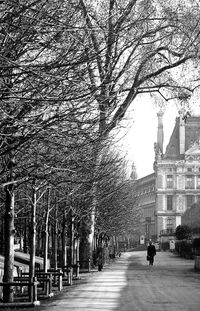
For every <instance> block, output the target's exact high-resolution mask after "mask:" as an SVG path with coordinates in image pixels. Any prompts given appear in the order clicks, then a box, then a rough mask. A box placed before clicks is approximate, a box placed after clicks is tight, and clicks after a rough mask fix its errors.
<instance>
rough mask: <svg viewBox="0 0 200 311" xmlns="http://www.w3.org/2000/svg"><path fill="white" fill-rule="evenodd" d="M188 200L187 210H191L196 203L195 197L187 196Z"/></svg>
mask: <svg viewBox="0 0 200 311" xmlns="http://www.w3.org/2000/svg"><path fill="white" fill-rule="evenodd" d="M186 199H187V208H189V207H190V206H192V204H193V203H194V196H193V195H187V196H186Z"/></svg>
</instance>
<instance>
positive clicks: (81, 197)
mask: <svg viewBox="0 0 200 311" xmlns="http://www.w3.org/2000/svg"><path fill="white" fill-rule="evenodd" d="M0 23H1V28H0V43H1V48H0V64H1V66H0V101H1V102H0V146H1V148H0V186H1V187H0V199H1V205H0V207H1V221H2V223H1V232H2V234H3V236H4V245H3V249H4V255H5V265H4V281H5V282H9V281H12V280H13V265H14V248H13V244H14V239H15V238H16V236H17V235H18V236H22V237H23V238H24V243H25V245H24V248H26V250H27V251H29V252H30V254H31V256H30V258H31V262H30V277H31V278H32V277H33V276H34V269H35V261H34V260H35V259H34V256H35V254H36V253H37V252H38V250H40V251H41V249H42V248H43V251H42V255H43V256H44V260H45V267H46V259H47V256H48V248H47V246H48V245H49V244H51V252H52V256H54V266H56V265H57V252H58V249H59V250H60V249H62V252H61V254H60V257H61V259H60V260H61V262H62V264H63V265H66V263H67V260H69V262H70V261H71V262H72V261H73V258H72V254H73V239H75V238H76V239H80V243H81V245H80V247H81V250H82V251H81V255H83V254H84V256H85V257H86V256H91V255H92V250H93V248H92V246H93V240H94V235H95V232H96V231H95V230H96V229H97V228H98V229H99V230H103V231H106V232H107V233H108V234H110V235H121V234H125V233H126V234H132V233H134V232H135V231H137V230H138V227H139V224H140V221H141V215H140V211H138V210H137V208H136V205H135V204H134V203H135V202H134V194H133V193H132V191H131V190H132V189H133V188H132V185H131V183H128V182H127V176H126V172H125V166H126V162H125V161H124V160H123V159H122V157H121V156H120V155H119V154H118V153H117V152H116V151H115V148H114V135H115V133H116V132H115V131H116V129H117V128H118V129H119V128H120V121H122V120H123V119H124V116H126V112H127V110H128V108H129V106H130V105H132V104H133V105H134V101H135V100H136V99H137V98H138V97H139V96H141V95H142V94H144V93H150V94H155V95H156V96H160V98H161V103H162V101H163V100H169V99H170V98H174V100H179V101H180V102H181V103H182V102H183V101H184V100H187V99H188V98H189V97H190V96H191V95H192V92H193V91H194V89H195V88H196V87H197V86H198V80H199V76H198V74H199V71H198V59H199V44H200V40H199V33H200V25H199V3H198V1H192V0H189V1H178V0H177V1H173V5H172V4H171V3H168V2H166V1H157V0H148V1H147V0H97V1H93V0H71V1H67V0H28V1H27V0H26V1H25V0H19V1H18V0H10V1H8V0H5V1H4V0H2V1H0ZM190 68H193V69H194V70H193V75H191V74H187V73H189V69H190ZM133 206H134V208H133ZM72 229H73V230H72ZM67 243H68V245H69V247H70V251H71V252H70V256H71V257H70V258H67V256H68V255H67V249H66V245H67ZM45 246H46V247H45ZM28 247H29V249H28ZM11 300H12V291H11V290H10V291H9V290H6V291H4V301H11Z"/></svg>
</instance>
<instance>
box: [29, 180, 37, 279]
mask: <svg viewBox="0 0 200 311" xmlns="http://www.w3.org/2000/svg"><path fill="white" fill-rule="evenodd" d="M36 206H37V193H36V187H35V185H33V201H32V210H31V245H30V268H29V277H30V278H31V279H33V277H34V276H35V252H36Z"/></svg>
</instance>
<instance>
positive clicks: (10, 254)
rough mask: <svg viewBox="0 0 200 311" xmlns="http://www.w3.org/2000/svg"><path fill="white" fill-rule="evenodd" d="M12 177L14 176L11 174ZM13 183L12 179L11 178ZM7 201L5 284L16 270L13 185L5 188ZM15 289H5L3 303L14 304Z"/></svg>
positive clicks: (5, 217)
mask: <svg viewBox="0 0 200 311" xmlns="http://www.w3.org/2000/svg"><path fill="white" fill-rule="evenodd" d="M11 175H12V174H11ZM11 181H12V177H11ZM5 192H6V199H5V209H6V211H5V216H4V220H5V227H4V228H5V231H4V233H5V237H4V238H5V259H4V277H3V281H4V282H12V281H13V270H14V234H15V228H14V189H13V185H9V186H6V187H5ZM13 299H14V297H13V287H12V286H9V285H8V286H4V287H3V302H13Z"/></svg>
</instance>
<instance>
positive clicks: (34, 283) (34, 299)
mask: <svg viewBox="0 0 200 311" xmlns="http://www.w3.org/2000/svg"><path fill="white" fill-rule="evenodd" d="M37 284H38V282H37V277H36V276H34V277H33V302H35V301H37Z"/></svg>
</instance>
